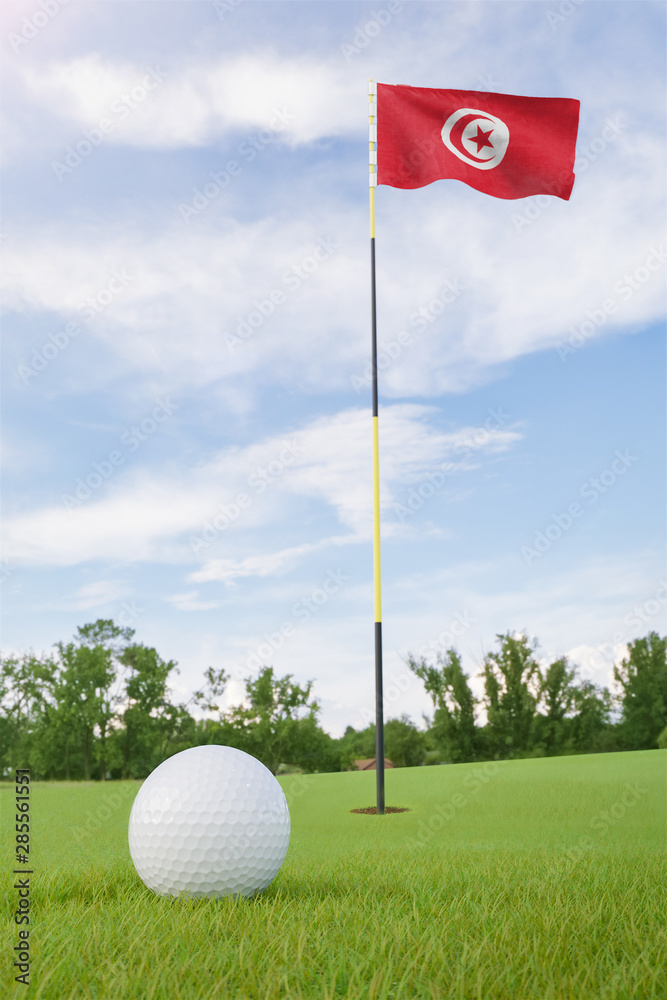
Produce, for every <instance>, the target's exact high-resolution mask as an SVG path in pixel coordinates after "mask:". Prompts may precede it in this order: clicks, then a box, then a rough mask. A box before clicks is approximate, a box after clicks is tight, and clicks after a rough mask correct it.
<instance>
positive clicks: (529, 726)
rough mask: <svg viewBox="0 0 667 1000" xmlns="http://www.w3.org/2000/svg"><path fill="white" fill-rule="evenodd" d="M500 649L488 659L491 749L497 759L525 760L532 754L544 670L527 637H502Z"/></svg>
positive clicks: (486, 681) (486, 686)
mask: <svg viewBox="0 0 667 1000" xmlns="http://www.w3.org/2000/svg"><path fill="white" fill-rule="evenodd" d="M496 638H497V639H498V644H499V646H500V649H499V650H498V651H497V652H495V653H488V654H487V656H486V657H485V659H484V669H483V670H482V672H481V675H480V676H482V677H483V678H484V689H485V693H486V712H487V719H488V722H487V726H486V735H487V739H488V742H489V749H490V750H491V752H492V753H493V755H494V756H495V757H496V758H504V757H522V756H525V755H526V754H527V753H530V751H531V750H532V739H531V737H532V732H533V719H534V716H535V708H536V704H537V698H538V693H536V691H535V688H536V685H537V691H538V692H539V678H540V668H539V664H538V662H537V660H536V659H535V657H534V655H533V654H534V646H531V645H530V643H529V641H528V638H527V636H525V635H521V634H518V635H512V633H511V632H507V633H505V634H504V635H498V636H497V637H496Z"/></svg>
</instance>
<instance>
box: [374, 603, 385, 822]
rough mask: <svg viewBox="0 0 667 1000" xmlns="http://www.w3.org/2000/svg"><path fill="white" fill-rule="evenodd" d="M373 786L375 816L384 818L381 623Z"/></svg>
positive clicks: (377, 643) (379, 625)
mask: <svg viewBox="0 0 667 1000" xmlns="http://www.w3.org/2000/svg"><path fill="white" fill-rule="evenodd" d="M375 767H376V774H375V786H376V796H377V814H378V816H384V710H383V706H382V622H376V623H375Z"/></svg>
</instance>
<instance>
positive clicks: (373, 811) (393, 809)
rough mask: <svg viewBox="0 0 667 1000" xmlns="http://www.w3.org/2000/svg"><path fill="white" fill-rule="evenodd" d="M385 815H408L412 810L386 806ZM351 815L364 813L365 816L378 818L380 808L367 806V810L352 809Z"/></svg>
mask: <svg viewBox="0 0 667 1000" xmlns="http://www.w3.org/2000/svg"><path fill="white" fill-rule="evenodd" d="M384 811H385V813H407V812H410V810H409V809H408V808H407V806H406V807H405V808H401V807H400V806H385V807H384ZM350 812H351V813H363V815H364V816H377V812H378V807H377V806H366V808H365V809H350Z"/></svg>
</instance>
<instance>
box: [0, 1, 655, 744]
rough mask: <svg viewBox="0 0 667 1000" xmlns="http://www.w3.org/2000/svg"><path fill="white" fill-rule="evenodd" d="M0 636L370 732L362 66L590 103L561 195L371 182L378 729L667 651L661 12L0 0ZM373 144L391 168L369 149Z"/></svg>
mask: <svg viewBox="0 0 667 1000" xmlns="http://www.w3.org/2000/svg"><path fill="white" fill-rule="evenodd" d="M1 18H2V21H1V26H0V35H1V39H0V44H1V46H2V55H3V107H2V114H3V125H2V134H3V178H4V179H3V187H2V193H3V207H4V212H3V223H2V242H1V243H0V247H1V249H2V254H3V261H4V263H3V302H4V307H3V321H2V330H3V362H2V401H3V478H2V501H3V557H2V558H3V561H2V564H1V573H0V576H1V578H2V637H1V641H2V649H3V651H4V652H5V653H12V652H17V651H25V650H28V649H32V650H34V651H35V652H38V653H42V652H48V651H49V650H51V649H52V647H53V644H54V643H56V642H57V641H60V640H62V641H68V640H69V639H70V638H71V637H72V636H73V634H74V633H75V631H76V629H77V627H78V626H81V625H84V624H86V623H88V622H93V621H95V620H97V619H99V618H112V619H113V620H114V621H115V622H116V623H117V624H121V625H123V626H129V627H132V628H133V629H135V636H134V638H135V641H138V642H142V643H144V644H146V645H149V646H154V647H155V648H156V649H157V650H158V652H159V653H160V655H161V656H162V657H163V658H164V659H170V660H175V661H177V663H178V668H179V673H178V674H173V675H172V694H173V696H174V698H176V699H177V700H180V701H184V702H187V701H188V699H189V698H190V697H191V695H192V692H193V691H194V690H195V689H197V688H198V687H201V684H202V678H203V673H204V671H205V670H206V669H207V668H208V667H209V666H212V667H214V668H215V669H220V668H223V669H224V670H225V671H226V672H227V673H228V674H229V676H230V678H231V679H230V682H229V684H228V688H227V692H226V695H225V699H224V700H223V705H230V704H233V703H237V702H238V701H239V700H240V698H241V696H242V694H243V679H244V678H245V677H248V676H255V675H256V674H257V671H258V670H259V669H260V668H261V667H262V666H264V665H272V666H273V667H274V668H275V670H276V672H277V674H278V675H280V676H282V675H284V674H291V675H292V676H293V677H294V679H295V680H296V681H298V682H299V683H305V682H307V681H309V680H312V681H313V689H312V691H313V694H314V695H315V697H316V698H317V700H318V702H319V703H320V705H321V715H320V720H321V724H322V725H323V727H324V728H325V729H326V730H327V731H328V732H330V733H331V734H332V735H334V736H339V735H341V734H342V733H343V731H344V729H345V727H346V726H347V725H352V726H354V727H355V728H362V727H365V726H366V725H367V724H368V723H369V722H371V721H373V719H374V704H375V694H374V652H373V639H374V626H373V620H374V619H373V556H372V469H371V448H372V437H371V383H370V378H369V371H370V366H369V365H370V262H369V207H368V201H369V196H368V181H367V175H368V164H367V158H366V157H367V150H368V133H367V122H368V80H369V79H373V80H376V81H379V82H381V83H394V84H409V85H412V86H416V87H430V88H440V89H448V88H453V89H461V90H473V91H474V90H477V91H483V92H489V91H491V92H494V93H500V94H517V95H528V96H533V97H565V98H575V99H578V100H580V101H581V114H580V125H579V134H578V140H577V154H576V159H575V168H574V169H575V175H576V180H575V183H574V189H573V192H572V196H571V198H570V200H569V201H564V200H562V199H558V198H552V197H548V196H544V195H540V196H534V197H530V198H525V199H520V200H513V201H510V200H503V199H498V198H492V197H489V196H487V195H484V194H482V193H480V192H478V191H475V190H473V189H472V188H470V187H468V186H466V185H465V184H462V183H460V182H458V181H453V180H441V181H438V182H436V183H434V184H431V185H429V186H427V187H424V188H420V189H417V190H399V189H395V188H390V187H386V186H381V187H379V188H378V189H377V197H376V254H377V293H378V341H379V365H380V369H381V370H380V374H379V395H380V417H379V429H380V472H381V505H382V597H383V630H384V663H385V709H384V710H385V718H392V717H397V716H400V715H401V714H403V713H407V714H408V715H409V716H410V717H411V718H412V720H413V721H414V722H416V723H418V724H419V725H423V724H424V722H423V715H424V713H426V714H427V715H428V714H429V713H430V712H431V711H432V706H431V703H430V700H429V698H428V696H427V695H426V694H425V692H424V689H423V686H422V684H421V681H419V680H418V679H417V678H416V677H415V676H414V675H412V674H411V673H410V671H409V669H408V668H407V666H406V659H407V657H408V656H409V655H410V654H412V655H415V656H425V657H426V658H427V659H429V661H433V660H434V658H435V656H436V655H437V653H438V652H444V651H445V650H446V649H449V648H451V647H453V648H455V649H457V650H458V651H459V653H460V654H461V656H462V661H463V666H464V670H465V671H466V673H468V674H469V676H470V677H471V685H472V687H473V690H474V691H475V692H476V694H477V695H478V696H481V695H482V693H483V686H482V681H481V679H480V678H479V676H477V675H478V674H479V671H480V669H481V667H482V664H483V659H484V654H485V653H486V652H489V651H490V650H492V649H494V648H496V644H497V636H498V635H499V634H501V633H506V632H508V631H512V632H518V631H521V632H524V633H525V634H527V635H528V636H530V637H531V638H535V639H536V640H538V642H539V647H538V650H537V655H538V657H539V659H540V661H541V662H542V663H544V664H547V663H549V662H551V661H552V660H553V659H555V658H557V657H560V656H565V655H566V656H568V657H569V658H570V660H571V662H572V663H573V664H576V665H577V666H578V668H579V675H580V677H582V678H585V679H590V680H592V681H594V683H596V684H604V685H609V684H610V683H611V681H612V668H613V663H614V662H615V661H616V662H618V661H619V660H620V659H621V658H622V656H623V655H624V654H625V652H626V644H627V643H628V642H629V641H632V640H634V639H636V638H639V637H640V636H643V635H646V634H647V633H648V632H650V631H653V630H655V631H658V632H660V633H661V634H664V630H665V607H666V604H667V583H666V579H667V572H666V569H665V558H664V556H665V462H664V456H665V440H664V438H665V337H664V328H665V271H666V268H665V264H666V263H667V241H666V236H665V218H666V216H665V157H664V152H665V108H664V98H665V46H664V41H665V7H664V5H663V4H662V3H653V2H642V0H636V2H634V3H625V2H622V3H615V2H595V0H580V2H578V3H577V2H576V0H563V2H559V0H553V2H551V0H546V2H529V3H523V2H505V0H499V2H491V3H487V2H470V3H469V2H463V3H460V2H455V0H453V2H426V3H425V2H419V0H413V2H403V3H400V2H397V0H393V2H392V0H378V2H377V3H375V4H367V3H356V2H342V0H338V2H282V0H275V2H268V3H267V2H262V0H260V2H255V0H215V2H214V0H192V2H180V0H176V2H165V0H155V2H149V0H140V2H107V0H100V2H79V0H70V2H68V3H62V2H61V0H41V2H33V0H29V2H24V0H7V2H5V3H4V4H3V9H2V14H1ZM380 155H381V154H380Z"/></svg>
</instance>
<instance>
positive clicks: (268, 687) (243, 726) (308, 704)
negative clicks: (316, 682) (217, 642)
mask: <svg viewBox="0 0 667 1000" xmlns="http://www.w3.org/2000/svg"><path fill="white" fill-rule="evenodd" d="M312 684H313V682H312V681H308V683H307V684H306V685H305V687H301V686H300V685H299V684H296V683H295V682H294V681H293V680H292V675H291V674H287V675H286V676H285V677H276V676H275V674H274V671H273V667H264V668H262V670H261V671H260V673H259V676H258V677H256V678H255V679H254V680H252V679H251V678H247V679H246V682H245V685H246V698H247V701H248V704H247V705H237V706H234V707H233V708H231V709H230V710H229V711H228V712H227V713H226V715H225V717H224V721H223V722H222V723H221V726H220V730H219V737H220V741H221V742H226V743H228V744H229V745H230V746H237V747H238V748H239V749H241V750H245V751H246V752H247V753H250V754H252V755H253V757H257V758H258V760H261V761H262V763H263V764H265V765H266V767H268V768H269V770H270V771H271V772H272V774H275V773H276V771H277V770H278V767H279V766H280V764H299V763H300V760H302V759H303V754H304V749H305V748H306V747H307V738H308V735H309V733H310V732H311V729H310V724H308V722H307V720H308V719H310V720H313V719H316V717H317V713H318V711H319V705H318V703H317V702H316V701H309V698H310V692H311V688H312ZM304 723H305V724H304Z"/></svg>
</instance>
